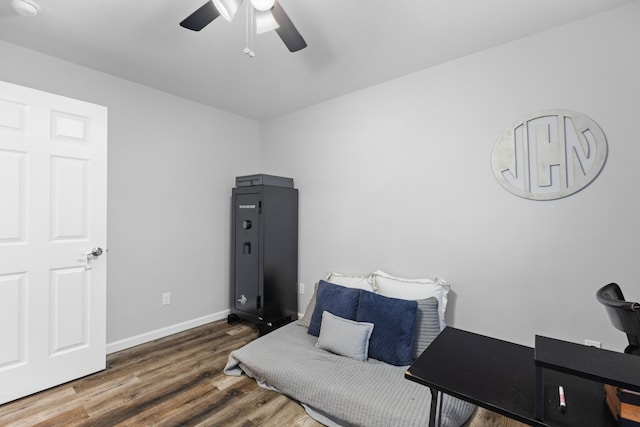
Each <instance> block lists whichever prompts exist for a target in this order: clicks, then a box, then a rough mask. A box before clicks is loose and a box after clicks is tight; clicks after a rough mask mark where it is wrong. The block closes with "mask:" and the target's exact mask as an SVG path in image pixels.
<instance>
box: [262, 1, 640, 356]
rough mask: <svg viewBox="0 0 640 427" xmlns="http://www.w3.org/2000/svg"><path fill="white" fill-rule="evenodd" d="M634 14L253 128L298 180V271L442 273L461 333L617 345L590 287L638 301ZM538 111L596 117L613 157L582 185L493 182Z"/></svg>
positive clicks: (639, 111) (267, 159)
mask: <svg viewBox="0 0 640 427" xmlns="http://www.w3.org/2000/svg"><path fill="white" fill-rule="evenodd" d="M639 21H640V4H638V3H635V4H633V5H631V6H628V7H624V8H621V9H618V10H615V11H613V12H611V13H607V14H604V15H600V16H598V17H595V18H592V19H588V20H585V21H580V22H576V23H573V24H570V25H567V26H564V27H561V28H558V29H555V30H552V31H548V32H545V33H543V34H539V35H536V36H533V37H529V38H526V39H523V40H520V41H517V42H514V43H511V44H508V45H504V46H501V47H498V48H495V49H492V50H488V51H484V52H481V53H479V54H476V55H472V56H468V57H465V58H463V59H460V60H457V61H454V62H450V63H447V64H444V65H442V66H439V67H435V68H431V69H427V70H423V71H421V72H418V73H415V74H412V75H409V76H406V77H404V78H401V79H397V80H394V81H390V82H387V83H385V84H382V85H379V86H376V87H372V88H369V89H366V90H363V91H359V92H356V93H353V94H349V95H347V96H343V97H340V98H337V99H334V100H331V101H328V102H325V103H322V104H319V105H316V106H312V107H310V108H306V109H303V110H299V111H297V112H294V113H292V114H288V115H285V116H282V117H279V118H276V119H272V120H269V121H267V122H264V123H263V124H262V157H261V166H262V170H263V171H264V172H265V173H270V172H275V171H278V172H279V173H285V174H288V175H290V176H293V177H295V179H296V183H297V186H298V188H299V189H300V204H301V206H300V274H299V276H300V281H301V282H304V283H306V284H312V283H314V282H315V281H317V280H318V279H319V278H321V277H323V276H324V275H325V274H326V273H328V272H330V271H338V272H345V273H368V272H370V271H372V270H375V269H377V268H381V269H383V270H385V271H388V272H389V273H392V274H396V275H400V276H405V277H425V276H426V277H429V276H433V275H438V276H440V277H442V278H444V279H446V280H448V281H449V282H450V283H451V284H452V289H453V292H455V298H454V301H453V302H454V304H453V305H452V306H451V307H450V310H449V313H448V314H449V316H448V320H449V323H452V324H453V325H455V326H457V327H460V328H464V329H468V330H471V331H477V332H480V333H484V334H488V335H491V336H495V337H499V338H503V339H508V340H513V341H516V342H519V343H523V344H527V345H533V340H534V335H535V334H541V335H547V336H552V337H557V338H561V339H568V340H572V341H576V342H580V343H582V342H583V341H584V339H585V338H588V339H592V340H597V341H602V342H603V345H604V346H605V347H609V348H612V349H617V350H622V349H623V348H624V336H623V335H622V334H621V333H618V332H617V331H615V330H614V329H613V328H612V327H611V326H610V324H609V321H608V319H607V318H606V315H605V313H604V310H603V308H602V307H601V306H600V305H599V304H598V303H597V302H596V300H595V297H594V294H595V291H596V289H597V288H598V287H600V286H601V285H603V284H606V283H608V282H610V281H618V282H619V283H620V284H621V285H622V287H623V289H624V290H625V291H626V293H627V294H628V295H627V297H628V298H634V297H635V299H640V287H639V286H638V284H639V283H640V270H639V269H638V243H637V242H638V241H639V239H640V225H639V220H638V218H639V217H640V215H639V214H640V200H639V198H638V187H637V184H638V183H639V182H640V168H638V166H637V159H638V158H640V144H638V133H637V129H638V126H637V122H638V118H639V117H640V103H639V102H638V99H639V95H640V90H639V89H640V83H639V82H640V80H639V79H638V75H639V74H640V56H639V55H638V54H637V48H638V40H640V26H638V25H637V23H638V22H639ZM443 42H446V41H443ZM549 108H566V109H571V110H574V111H579V112H582V113H584V114H586V115H588V116H590V117H591V118H593V119H594V120H595V121H596V122H598V123H599V124H600V126H601V127H602V128H603V129H604V132H605V133H606V135H607V138H608V142H609V157H608V161H607V163H606V165H605V168H604V170H603V171H602V173H601V174H600V176H599V177H598V178H597V179H596V180H595V181H594V182H593V183H592V184H591V185H590V186H589V187H587V188H586V189H584V190H583V191H581V192H579V193H577V194H574V195H572V196H570V197H568V198H565V199H560V200H555V201H545V202H540V201H530V200H526V199H522V198H519V197H517V196H514V195H512V194H511V193H509V192H507V191H506V190H505V189H503V188H502V187H501V186H500V185H499V184H498V182H497V181H496V180H495V178H494V177H493V174H492V170H491V165H490V156H491V150H492V148H493V145H494V143H495V142H496V140H497V139H498V137H499V136H500V134H501V133H502V131H503V130H504V129H505V128H507V127H508V126H509V125H510V124H511V123H512V122H514V121H516V120H518V119H520V118H522V117H523V116H525V115H528V114H529V113H534V112H537V111H541V110H545V109H549ZM309 287H310V285H307V289H309ZM309 297H310V293H309V292H307V293H306V294H305V295H301V296H300V306H301V307H304V306H305V305H306V303H307V301H308V299H309Z"/></svg>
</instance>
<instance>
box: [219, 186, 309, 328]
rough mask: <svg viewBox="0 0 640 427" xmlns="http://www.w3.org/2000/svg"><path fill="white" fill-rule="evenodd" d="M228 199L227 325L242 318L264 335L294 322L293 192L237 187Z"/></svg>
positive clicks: (295, 251)
mask: <svg viewBox="0 0 640 427" xmlns="http://www.w3.org/2000/svg"><path fill="white" fill-rule="evenodd" d="M252 176H256V175H252ZM239 178H242V177H239ZM272 178H281V177H272ZM272 178H270V179H269V182H285V181H284V180H291V182H293V180H292V179H291V178H282V180H274V179H272ZM263 182H264V181H263ZM237 183H238V178H236V185H238V184H237ZM231 198H232V221H231V223H232V224H231V226H232V228H231V296H232V303H231V307H232V308H231V314H230V315H229V321H230V322H232V321H234V320H235V319H237V318H241V319H245V320H248V321H251V322H253V323H255V324H256V325H258V327H259V329H260V332H261V333H267V332H269V331H270V330H272V329H274V328H276V327H278V326H281V325H284V324H286V323H289V322H291V321H293V320H296V319H297V318H298V292H297V291H298V190H297V189H295V188H292V187H286V186H277V185H255V184H252V185H246V186H243V185H240V186H237V187H236V188H233V190H232V197H231Z"/></svg>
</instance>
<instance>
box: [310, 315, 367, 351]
mask: <svg viewBox="0 0 640 427" xmlns="http://www.w3.org/2000/svg"><path fill="white" fill-rule="evenodd" d="M371 332H373V323H368V322H356V321H353V320H348V319H343V318H342V317H338V316H334V315H333V314H331V313H329V312H328V311H323V312H322V324H321V326H320V336H319V337H318V342H317V343H316V347H320V348H321V349H323V350H327V351H330V352H332V353H335V354H339V355H340V356H346V357H350V358H352V359H355V360H358V361H360V362H365V361H366V360H367V359H368V357H369V339H370V338H371Z"/></svg>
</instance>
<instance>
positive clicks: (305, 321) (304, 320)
mask: <svg viewBox="0 0 640 427" xmlns="http://www.w3.org/2000/svg"><path fill="white" fill-rule="evenodd" d="M317 292H318V282H316V284H315V285H314V286H313V295H311V299H310V300H309V304H308V305H307V309H306V310H305V312H304V316H302V317H301V318H300V319H299V320H298V325H300V326H304V327H305V328H308V327H309V323H310V322H311V316H313V310H315V309H316V293H317Z"/></svg>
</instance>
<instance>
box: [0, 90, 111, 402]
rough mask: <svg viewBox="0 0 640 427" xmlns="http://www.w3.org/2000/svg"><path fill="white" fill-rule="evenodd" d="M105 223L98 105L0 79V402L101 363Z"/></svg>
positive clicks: (103, 128)
mask: <svg viewBox="0 0 640 427" xmlns="http://www.w3.org/2000/svg"><path fill="white" fill-rule="evenodd" d="M106 231H107V109H106V108H105V107H102V106H98V105H93V104H89V103H86V102H82V101H78V100H74V99H70V98H65V97H62V96H58V95H54V94H50V93H46V92H41V91H37V90H33V89H29V88H25V87H22V86H17V85H13V84H9V83H5V82H1V81H0V404H1V403H5V402H8V401H11V400H14V399H17V398H19V397H22V396H26V395H28V394H32V393H34V392H37V391H40V390H44V389H46V388H49V387H52V386H55V385H58V384H61V383H64V382H67V381H70V380H72V379H75V378H78V377H81V376H84V375H87V374H90V373H93V372H96V371H99V370H102V369H104V368H105V360H106V356H105V353H106V352H105V348H106V343H105V340H106V271H107V269H106V267H107V254H106V240H107V233H106ZM93 248H101V249H103V250H104V252H103V253H102V254H101V255H99V256H93V255H84V254H85V253H87V252H90V251H91V250H92V249H93ZM97 252H99V251H96V254H97Z"/></svg>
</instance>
